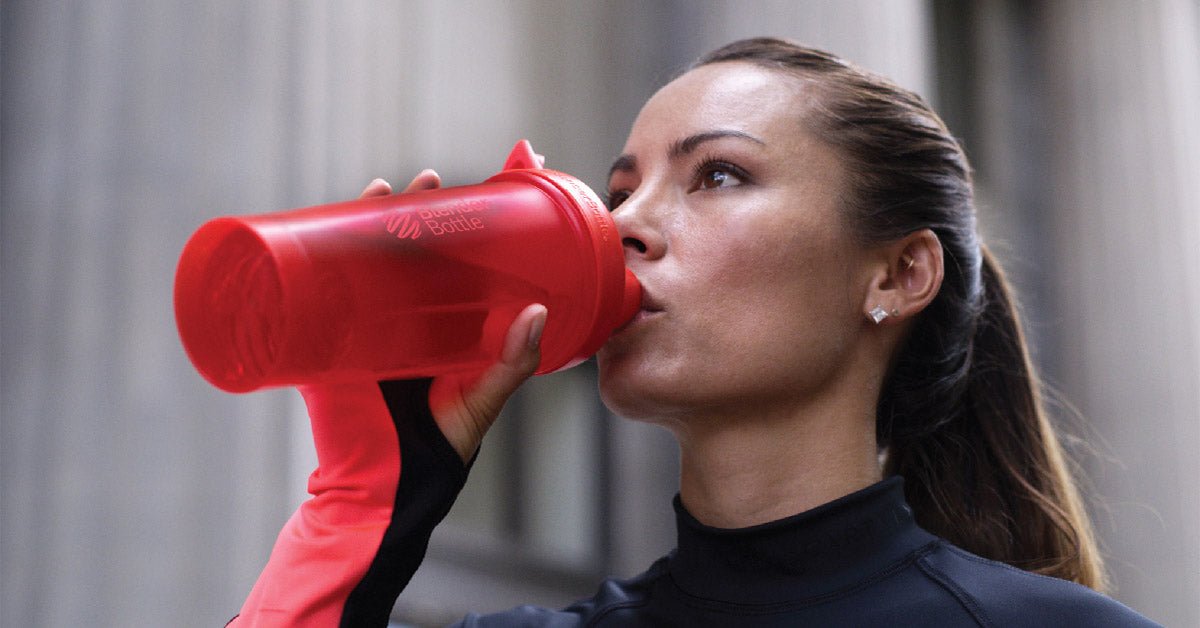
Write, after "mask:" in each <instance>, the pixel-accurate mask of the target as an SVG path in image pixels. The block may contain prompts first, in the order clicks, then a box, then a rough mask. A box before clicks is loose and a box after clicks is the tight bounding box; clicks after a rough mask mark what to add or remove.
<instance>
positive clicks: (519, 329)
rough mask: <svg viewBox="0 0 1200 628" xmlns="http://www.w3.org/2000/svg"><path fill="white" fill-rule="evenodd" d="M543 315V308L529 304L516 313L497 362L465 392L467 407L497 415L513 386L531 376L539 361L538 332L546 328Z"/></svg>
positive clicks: (539, 339) (539, 344)
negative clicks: (481, 408)
mask: <svg viewBox="0 0 1200 628" xmlns="http://www.w3.org/2000/svg"><path fill="white" fill-rule="evenodd" d="M546 316H547V310H546V306H544V305H542V304H540V303H538V304H534V305H530V306H529V307H527V308H525V309H524V310H521V313H520V314H517V318H516V320H514V321H513V323H512V325H511V326H510V327H509V328H508V333H507V334H506V335H505V337H504V349H503V350H502V351H501V352H500V361H499V362H497V363H496V364H493V365H492V366H491V367H490V368H488V370H486V371H484V373H483V375H482V376H481V377H480V378H479V381H478V383H477V384H476V386H475V389H474V390H473V391H471V392H470V393H468V396H469V397H470V399H467V400H466V401H467V402H468V406H475V404H478V406H482V407H486V408H489V409H491V408H495V410H496V412H499V409H500V407H501V406H503V405H504V402H505V401H507V400H508V398H509V396H511V395H512V394H513V392H514V391H516V389H517V387H519V386H520V385H521V384H522V383H523V382H524V381H525V380H527V379H529V377H530V376H531V375H533V372H534V371H536V370H537V366H538V362H540V361H541V339H542V331H543V330H544V329H545V328H546ZM472 401H473V402H475V403H471V402H472ZM478 406H477V407H478Z"/></svg>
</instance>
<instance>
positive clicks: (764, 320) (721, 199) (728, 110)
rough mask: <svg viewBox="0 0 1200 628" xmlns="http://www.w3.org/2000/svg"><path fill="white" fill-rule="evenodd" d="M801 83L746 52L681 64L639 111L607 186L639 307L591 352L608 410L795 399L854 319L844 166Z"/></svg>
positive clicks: (856, 304) (828, 380)
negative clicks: (745, 59) (820, 135)
mask: <svg viewBox="0 0 1200 628" xmlns="http://www.w3.org/2000/svg"><path fill="white" fill-rule="evenodd" d="M809 89H811V87H810V86H806V85H805V84H804V83H803V82H802V81H801V80H799V79H798V78H796V77H793V76H791V75H789V74H785V73H782V72H777V71H773V70H768V69H764V68H759V67H757V66H754V65H751V64H747V63H738V62H735V63H719V64H713V65H708V66H703V67H700V68H697V69H695V70H692V71H690V72H688V73H687V74H685V75H683V76H682V77H680V78H679V79H677V80H675V81H673V82H672V83H670V84H668V85H667V86H666V87H664V88H663V89H662V90H660V91H659V92H658V93H657V94H655V96H654V97H653V98H651V99H650V101H649V102H647V103H646V105H645V107H644V108H643V109H642V111H641V113H640V114H639V116H638V118H637V120H636V122H635V123H634V125H633V130H632V131H631V132H630V134H629V139H628V141H627V142H626V144H625V148H624V150H623V154H622V155H621V157H619V158H618V159H617V160H616V162H615V163H614V165H613V171H612V174H611V177H610V179H609V184H608V192H609V195H610V204H611V206H612V209H613V215H614V218H615V220H616V223H617V226H618V229H619V230H620V232H621V235H622V236H623V238H624V239H625V243H626V244H625V255H626V262H627V264H628V265H629V267H630V268H631V269H632V270H633V272H634V273H635V274H636V275H637V276H638V278H639V279H640V280H641V281H642V283H643V286H644V288H645V299H644V301H643V310H642V311H641V312H640V313H639V314H638V315H637V316H636V317H635V318H634V320H633V321H632V322H630V323H629V324H628V325H626V326H625V327H624V328H622V329H621V330H620V331H619V332H618V333H616V334H615V335H614V336H613V337H612V338H611V339H610V340H609V341H608V343H607V344H606V345H605V346H604V347H603V349H602V350H601V351H600V354H599V364H600V387H601V394H602V395H603V397H604V400H605V402H606V403H607V404H608V406H609V407H610V408H612V409H613V410H614V411H615V412H617V413H618V414H622V415H624V416H628V417H633V418H642V419H648V420H655V419H661V420H665V421H669V420H671V419H673V418H678V417H681V416H685V415H692V414H697V413H711V414H718V413H723V412H726V411H736V412H745V411H754V410H755V409H756V408H770V407H777V406H778V405H779V404H793V403H803V402H804V401H805V400H806V399H809V398H812V397H814V396H817V395H820V394H821V393H822V391H826V390H829V387H830V386H831V385H832V384H833V383H834V382H837V381H839V374H840V373H842V371H843V369H844V368H845V367H846V366H847V364H848V363H849V362H850V358H851V356H852V353H853V351H854V350H855V345H856V338H857V334H858V333H859V332H860V330H861V326H862V324H863V322H864V321H865V318H864V316H863V314H862V300H863V298H864V294H865V293H864V290H865V287H866V279H867V275H866V274H865V272H864V269H863V265H862V264H861V263H860V260H861V258H862V257H863V256H862V249H861V247H860V246H859V245H858V244H856V243H855V242H854V240H853V239H852V237H851V235H850V233H849V232H848V231H847V230H846V228H845V225H844V223H843V220H842V218H841V216H840V213H839V197H838V195H839V194H840V192H841V190H842V189H843V185H844V183H843V170H842V167H841V165H840V163H839V161H838V159H837V158H836V157H835V155H834V154H833V152H832V150H831V149H830V148H828V147H827V146H824V145H823V144H821V143H819V142H818V141H816V139H815V138H813V137H811V136H810V135H809V134H808V133H807V132H806V131H805V127H804V124H803V120H802V116H803V115H804V114H803V111H804V103H805V102H806V100H807V94H806V90H809Z"/></svg>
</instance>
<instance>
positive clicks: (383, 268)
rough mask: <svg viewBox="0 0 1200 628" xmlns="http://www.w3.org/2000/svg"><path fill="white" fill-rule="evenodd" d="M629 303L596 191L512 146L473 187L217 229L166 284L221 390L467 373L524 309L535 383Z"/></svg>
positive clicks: (633, 288) (216, 225)
mask: <svg viewBox="0 0 1200 628" xmlns="http://www.w3.org/2000/svg"><path fill="white" fill-rule="evenodd" d="M640 301H641V287H640V286H639V285H638V283H637V279H636V278H634V276H633V274H632V273H630V272H629V271H628V270H626V269H625V266H624V252H623V250H622V245H621V238H620V237H619V236H618V235H617V230H616V226H615V225H614V224H613V221H612V218H611V217H610V216H609V214H608V211H607V210H606V209H605V208H604V206H603V204H602V203H601V202H600V200H599V199H598V198H597V197H596V194H595V193H594V192H592V191H591V190H590V189H588V187H587V186H585V185H584V184H583V183H582V182H580V181H579V180H578V179H576V178H574V177H572V176H570V175H567V174H564V173H561V172H556V171H553V170H548V169H545V168H542V167H541V166H540V165H539V163H538V161H537V158H536V156H535V155H534V153H533V149H532V148H531V147H530V145H529V142H527V141H525V140H522V141H521V142H518V143H517V146H516V147H515V148H514V149H513V151H512V154H511V155H509V158H508V162H507V163H506V164H505V166H504V169H503V170H502V171H501V172H500V173H499V174H497V175H495V176H493V177H491V178H490V179H488V180H486V181H484V182H483V183H480V184H477V185H468V186H462V187H452V188H443V189H438V190H429V191H422V192H414V193H409V194H397V195H393V196H385V197H375V198H367V199H360V200H356V201H348V202H344V203H335V204H332V205H322V206H317V207H309V208H306V209H297V210H292V211H287V212H280V213H274V214H262V215H257V216H244V217H224V218H217V219H215V220H213V221H210V222H208V223H206V224H204V225H203V226H201V227H200V229H199V230H197V231H196V233H195V234H193V235H192V237H191V239H190V240H188V243H187V244H186V245H185V246H184V249H183V253H182V255H181V257H180V260H179V267H178V269H177V271H176V275H175V318H176V322H177V324H178V327H179V336H180V338H181V339H182V341H183V346H184V348H185V350H186V351H187V354H188V357H189V358H190V359H191V361H192V363H193V364H194V365H195V366H196V369H197V370H198V371H199V372H200V374H201V375H203V376H204V377H205V379H207V380H208V381H209V382H211V383H212V384H213V385H214V386H216V387H218V388H221V389H222V390H226V391H229V392H247V391H251V390H255V389H258V388H263V387H268V386H287V385H298V384H309V383H316V382H330V381H346V380H355V379H368V378H371V379H377V380H380V379H395V378H407V377H424V376H432V375H437V374H441V373H447V372H452V371H456V370H466V369H482V368H485V367H487V366H488V365H489V364H491V363H492V362H494V361H495V360H496V359H497V358H498V357H499V355H500V349H501V345H502V342H503V339H504V334H505V332H506V331H507V330H508V326H509V325H510V324H511V323H512V321H513V320H514V319H515V318H516V315H517V313H518V312H520V311H521V309H522V308H524V307H525V306H527V305H529V304H530V303H543V304H545V305H546V307H547V309H548V310H549V313H548V317H547V319H546V327H545V331H544V332H543V335H542V361H541V363H540V364H539V365H538V370H537V372H538V373H539V374H542V373H549V372H551V371H556V370H560V369H563V368H567V367H570V366H573V365H575V364H578V363H579V362H581V361H583V360H584V359H586V358H587V357H588V356H590V355H591V354H593V353H595V352H596V351H597V350H598V349H599V348H600V345H601V344H603V343H604V341H605V339H607V338H608V336H609V335H610V334H611V333H612V331H613V330H614V329H615V328H617V327H619V326H620V325H622V324H624V322H625V321H627V320H629V318H631V317H632V316H633V314H634V313H636V312H637V310H638V308H639V304H640Z"/></svg>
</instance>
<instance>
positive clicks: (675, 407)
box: [597, 354, 684, 423]
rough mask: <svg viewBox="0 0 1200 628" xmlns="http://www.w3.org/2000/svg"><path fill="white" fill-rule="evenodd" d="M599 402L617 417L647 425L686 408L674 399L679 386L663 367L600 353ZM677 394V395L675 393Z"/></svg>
mask: <svg viewBox="0 0 1200 628" xmlns="http://www.w3.org/2000/svg"><path fill="white" fill-rule="evenodd" d="M597 362H598V365H599V367H600V399H601V400H602V401H603V402H604V405H605V406H606V407H607V408H608V409H609V410H611V411H612V412H613V413H614V414H616V415H618V416H622V417H625V418H627V419H634V420H637V421H645V422H648V423H660V422H663V421H665V420H666V419H667V418H669V417H670V416H672V415H674V414H678V411H679V409H680V408H681V407H682V406H683V405H684V404H682V403H680V400H678V399H675V398H674V397H675V396H677V395H678V393H680V392H681V391H680V387H679V386H678V385H673V382H671V381H670V380H669V378H666V377H664V376H665V375H666V373H665V372H664V369H662V368H647V367H646V365H645V364H641V363H639V362H637V361H635V360H630V359H621V358H618V357H616V356H612V355H607V356H606V355H604V354H601V355H600V356H599V357H598V360H597ZM672 393H675V394H672Z"/></svg>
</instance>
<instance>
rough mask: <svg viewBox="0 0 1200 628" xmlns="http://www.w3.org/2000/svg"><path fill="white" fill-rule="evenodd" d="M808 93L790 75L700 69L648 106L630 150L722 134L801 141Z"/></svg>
mask: <svg viewBox="0 0 1200 628" xmlns="http://www.w3.org/2000/svg"><path fill="white" fill-rule="evenodd" d="M805 92H806V89H805V84H804V81H802V80H801V79H800V78H799V77H796V76H793V75H791V74H789V73H786V72H782V71H778V70H770V69H767V68H763V67H759V66H756V65H753V64H750V63H746V62H723V63H714V64H711V65H705V66H701V67H699V68H696V69H694V70H690V71H689V72H687V73H686V74H684V75H683V76H680V77H679V78H677V79H675V80H674V81H671V82H670V83H668V84H667V85H666V86H664V87H663V88H662V89H660V90H659V91H658V93H656V94H655V95H654V96H653V97H652V98H651V99H650V100H649V101H648V102H647V103H646V105H645V106H644V107H643V108H642V111H641V113H640V114H639V115H638V117H637V120H636V121H635V122H634V125H633V129H632V131H631V132H630V136H629V141H628V142H627V144H626V149H627V152H628V151H633V150H637V149H638V144H640V143H643V142H656V141H658V140H665V141H672V140H673V139H674V138H677V137H686V136H688V135H691V134H694V133H698V132H704V131H708V130H712V129H717V128H719V129H729V130H738V131H743V132H746V133H749V134H751V135H754V136H757V137H766V138H771V139H772V140H775V141H777V142H778V141H786V140H788V139H793V140H795V141H799V140H800V139H801V137H800V136H801V134H802V127H801V124H800V120H801V117H802V107H803V102H804V96H805V95H806V94H805ZM645 148H649V147H648V146H647V147H645Z"/></svg>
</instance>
